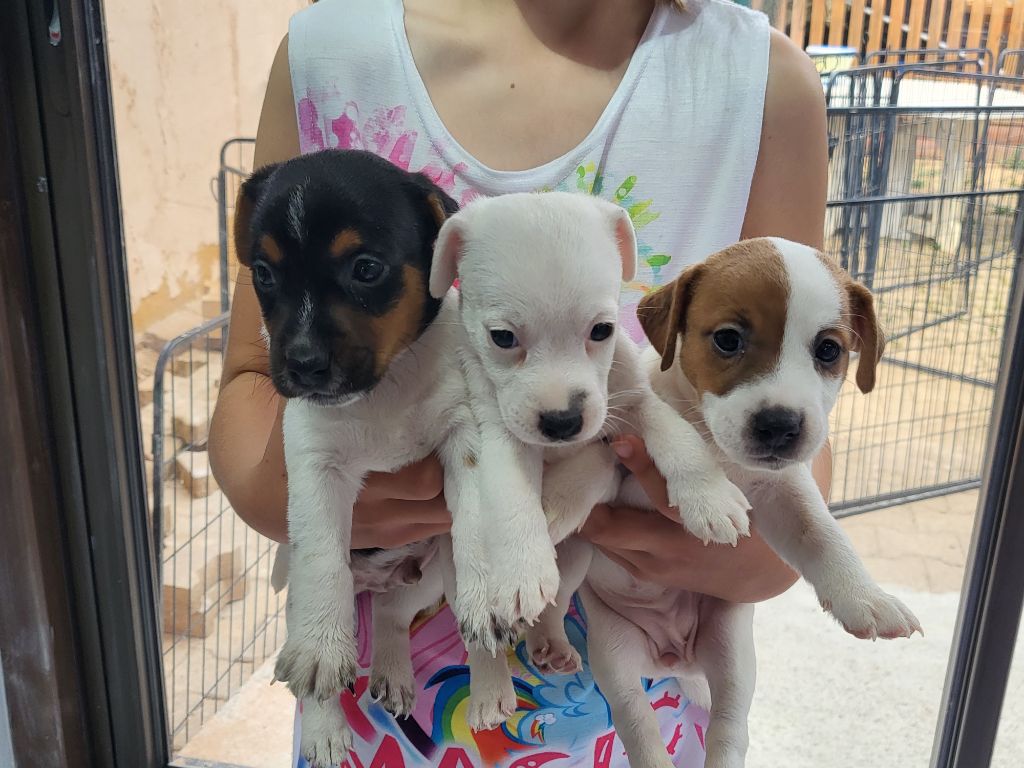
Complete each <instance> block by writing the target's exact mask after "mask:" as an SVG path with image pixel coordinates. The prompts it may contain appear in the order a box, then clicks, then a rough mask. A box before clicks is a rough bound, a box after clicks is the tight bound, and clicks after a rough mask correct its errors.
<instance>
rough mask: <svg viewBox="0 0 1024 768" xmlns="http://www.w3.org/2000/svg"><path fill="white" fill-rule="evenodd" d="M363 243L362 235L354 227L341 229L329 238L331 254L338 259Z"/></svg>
mask: <svg viewBox="0 0 1024 768" xmlns="http://www.w3.org/2000/svg"><path fill="white" fill-rule="evenodd" d="M362 244H363V238H362V236H361V235H360V234H359V233H358V232H356V231H355V230H354V229H343V230H341V232H339V233H338V234H336V235H335V236H334V239H333V240H331V247H330V251H331V256H333V257H334V258H336V259H340V258H341V257H343V256H347V255H348V254H349V253H351V252H352V250H353V249H355V248H358V247H359V246H360V245H362Z"/></svg>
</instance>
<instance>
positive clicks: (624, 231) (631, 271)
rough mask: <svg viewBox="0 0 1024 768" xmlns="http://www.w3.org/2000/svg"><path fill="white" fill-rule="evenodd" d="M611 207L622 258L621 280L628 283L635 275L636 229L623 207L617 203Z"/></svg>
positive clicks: (613, 224)
mask: <svg viewBox="0 0 1024 768" xmlns="http://www.w3.org/2000/svg"><path fill="white" fill-rule="evenodd" d="M612 207H613V208H614V210H613V211H612V214H611V217H612V226H613V227H614V232H615V239H616V241H617V242H618V245H619V256H620V257H621V259H622V282H624V283H628V282H629V281H630V280H632V279H633V278H634V277H636V258H637V254H636V230H635V229H633V220H632V219H630V218H629V214H628V213H627V212H626V210H625V209H624V208H620V207H619V206H617V205H613V206H612Z"/></svg>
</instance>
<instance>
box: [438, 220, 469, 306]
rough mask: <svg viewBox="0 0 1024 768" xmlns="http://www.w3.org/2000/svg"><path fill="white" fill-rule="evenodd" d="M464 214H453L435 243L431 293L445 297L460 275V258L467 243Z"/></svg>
mask: <svg viewBox="0 0 1024 768" xmlns="http://www.w3.org/2000/svg"><path fill="white" fill-rule="evenodd" d="M463 218H464V217H462V216H453V217H451V218H450V219H448V220H447V221H445V223H444V225H443V226H442V227H441V231H440V232H438V233H437V241H436V242H435V243H434V259H433V261H432V262H431V264H430V295H431V296H433V297H434V298H435V299H440V298H443V297H444V295H445V294H446V293H448V289H449V288H451V287H452V284H453V283H454V282H455V278H456V277H458V275H459V260H460V259H461V258H462V250H463V248H464V247H465V245H466V238H465V223H464V221H463Z"/></svg>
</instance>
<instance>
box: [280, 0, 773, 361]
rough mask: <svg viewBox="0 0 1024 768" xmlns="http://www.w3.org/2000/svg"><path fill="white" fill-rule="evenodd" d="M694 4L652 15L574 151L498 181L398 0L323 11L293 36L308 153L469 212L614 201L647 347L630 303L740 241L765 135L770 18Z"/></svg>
mask: <svg viewBox="0 0 1024 768" xmlns="http://www.w3.org/2000/svg"><path fill="white" fill-rule="evenodd" d="M687 6H688V7H687V10H685V11H679V10H676V9H674V8H673V7H671V6H668V5H665V4H659V5H658V6H657V10H655V12H654V14H653V15H652V17H651V20H650V22H649V23H648V26H647V29H646V31H645V33H644V35H643V38H642V39H641V41H640V44H639V46H638V47H637V49H636V52H635V53H634V54H633V58H632V60H631V61H630V63H629V66H628V68H627V70H626V73H625V75H624V77H623V79H622V82H621V83H620V84H619V86H618V88H617V89H616V91H615V93H614V95H613V96H612V98H611V100H610V101H609V103H608V105H607V107H606V108H605V110H604V112H603V113H602V114H601V117H600V118H599V119H598V121H597V123H596V124H595V125H594V127H593V129H592V130H591V131H590V133H589V134H588V135H587V136H586V138H584V139H583V140H582V141H581V142H580V143H579V144H578V145H577V146H576V147H574V148H573V149H572V150H570V151H569V152H566V153H565V154H564V155H562V156H561V157H558V158H556V159H554V160H552V161H550V162H548V163H545V164H544V165H542V166H539V167H537V168H531V169H529V170H523V171H497V170H494V169H492V168H489V167H487V166H486V165H484V164H483V163H481V162H479V161H478V160H477V159H476V158H474V157H473V156H472V155H470V154H469V153H468V152H467V151H466V150H465V149H463V148H462V147H461V146H460V145H459V143H458V142H457V141H456V140H455V138H453V137H452V135H451V134H450V133H449V132H448V130H447V129H446V128H445V126H444V124H443V123H442V121H441V119H440V117H439V116H438V114H437V111H436V110H435V109H434V106H433V104H432V103H431V101H430V98H429V96H428V94H427V89H426V87H425V86H424V84H423V81H422V79H421V78H420V75H419V72H418V71H417V69H416V65H415V62H414V61H413V57H412V52H411V50H410V48H409V42H408V38H407V37H406V33H405V23H404V8H403V5H402V2H401V0H322V1H321V2H319V3H316V4H314V5H312V6H310V7H309V8H307V9H305V10H303V11H301V12H299V13H298V14H296V15H295V16H294V17H293V18H292V22H291V26H290V30H289V40H288V51H289V58H290V67H291V77H292V88H293V92H294V94H295V104H296V116H297V118H298V122H299V142H300V149H301V151H302V152H304V153H305V152H312V151H314V150H317V149H324V148H332V147H338V148H342V149H366V150H370V151H372V152H375V153H376V154H378V155H381V156H382V157H385V158H387V159H389V160H391V161H392V162H394V163H395V164H397V165H399V166H401V167H402V168H405V169H407V170H411V171H421V172H423V173H425V174H427V175H428V176H429V177H431V178H432V179H433V180H434V181H435V182H436V183H438V184H439V185H440V186H441V187H442V188H443V189H444V190H445V191H446V192H448V193H449V194H450V195H452V197H454V198H455V199H456V200H457V201H459V202H460V203H461V204H465V203H467V202H469V201H470V200H471V199H473V198H474V197H476V196H477V195H499V194H504V193H508V192H523V191H532V190H546V189H560V190H569V191H573V190H580V191H584V192H588V193H591V194H596V195H600V196H601V197H604V198H606V199H610V200H614V201H616V202H618V203H619V204H620V205H622V206H623V207H624V208H625V209H626V210H628V211H629V213H630V215H631V217H632V220H633V224H634V226H635V227H636V231H637V238H638V244H639V248H640V265H639V270H638V272H637V276H636V280H635V281H633V282H632V283H630V284H628V285H626V286H624V292H623V305H622V323H623V326H624V327H625V328H626V329H627V330H628V331H629V333H630V334H631V335H632V336H633V338H634V339H635V340H637V341H641V342H642V341H643V334H642V332H641V330H640V328H639V326H638V324H637V322H636V305H637V302H638V301H639V300H640V298H641V297H642V296H643V295H644V293H646V292H647V291H649V290H651V288H653V287H656V286H658V285H661V284H663V283H665V282H667V281H669V280H671V279H672V278H673V277H675V276H676V275H678V274H679V272H680V270H681V269H682V268H683V267H685V266H687V265H688V264H692V263H694V262H696V261H700V260H701V259H703V258H704V257H706V256H708V255H709V254H711V253H713V252H715V251H716V250H718V249H720V248H722V247H724V246H726V245H729V244H730V243H733V242H735V241H736V240H737V239H738V238H739V235H740V228H741V226H742V224H743V219H744V214H745V211H746V207H747V198H748V195H749V192H750V182H751V178H752V176H753V172H754V165H755V163H756V160H757V152H758V144H759V142H760V137H761V119H762V114H763V111H764V94H765V86H766V83H767V77H768V50H769V34H770V28H769V24H768V20H767V18H766V17H765V16H764V15H763V14H761V13H758V12H754V11H750V10H748V9H746V8H743V7H741V6H739V5H737V4H735V3H733V2H731V1H730V0H689V2H688V4H687ZM548 119H550V120H552V121H555V120H558V119H559V116H558V115H557V114H553V115H550V116H549V117H548Z"/></svg>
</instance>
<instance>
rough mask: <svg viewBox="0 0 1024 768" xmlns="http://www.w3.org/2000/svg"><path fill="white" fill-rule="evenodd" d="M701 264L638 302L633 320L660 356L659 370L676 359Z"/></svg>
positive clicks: (670, 365)
mask: <svg viewBox="0 0 1024 768" xmlns="http://www.w3.org/2000/svg"><path fill="white" fill-rule="evenodd" d="M703 271H704V266H703V265H702V264H696V265H694V266H692V267H689V268H688V269H686V270H684V271H683V273H682V274H681V275H679V277H677V278H676V279H675V280H673V281H672V282H671V283H669V284H668V285H663V286H662V287H661V288H658V289H657V290H654V291H651V292H650V293H648V294H647V295H646V296H644V297H643V298H642V299H641V300H640V304H639V306H638V307H637V310H636V317H637V320H639V321H640V327H641V328H643V329H644V333H645V334H646V335H647V339H648V340H649V341H650V342H651V346H653V347H654V348H655V349H656V350H657V351H658V354H660V355H661V370H663V371H667V370H668V369H669V368H671V367H672V361H673V360H675V356H676V341H677V339H678V338H679V334H680V333H683V332H685V330H686V309H687V307H688V306H689V304H690V299H691V298H692V296H693V291H694V288H695V287H696V284H697V280H698V279H699V277H700V275H701V273H702V272H703Z"/></svg>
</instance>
